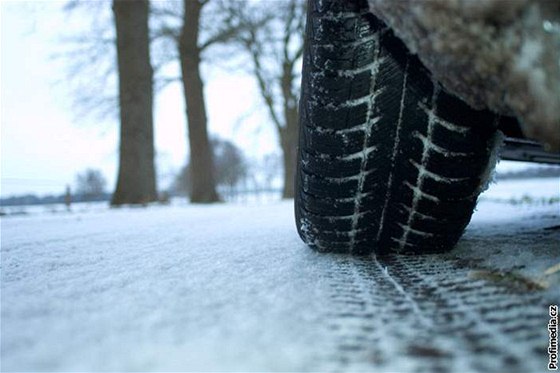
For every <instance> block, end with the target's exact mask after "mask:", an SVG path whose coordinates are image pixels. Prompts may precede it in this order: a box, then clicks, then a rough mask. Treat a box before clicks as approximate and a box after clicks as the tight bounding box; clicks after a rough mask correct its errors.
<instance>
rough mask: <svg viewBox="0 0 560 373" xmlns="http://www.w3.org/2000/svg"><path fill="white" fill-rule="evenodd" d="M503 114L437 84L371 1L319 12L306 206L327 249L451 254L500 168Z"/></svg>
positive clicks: (310, 225) (299, 210)
mask: <svg viewBox="0 0 560 373" xmlns="http://www.w3.org/2000/svg"><path fill="white" fill-rule="evenodd" d="M496 123H497V120H496V116H495V115H494V114H493V113H491V112H489V111H476V110H472V109H471V108H469V107H468V106H467V105H466V104H465V103H463V102H462V101H461V100H459V99H458V98H456V97H454V96H452V95H450V94H448V93H446V92H445V91H444V90H443V89H442V88H441V87H440V85H439V84H438V83H435V82H434V81H433V80H432V78H431V76H430V74H429V72H428V71H427V70H426V69H425V68H424V67H423V65H422V64H421V62H420V61H419V60H418V59H417V58H416V57H415V56H413V55H411V54H409V53H408V51H407V49H406V47H405V46H404V44H403V43H402V42H401V41H400V40H399V39H398V38H397V37H396V36H395V35H394V34H393V33H392V31H391V30H389V29H388V28H387V27H386V26H385V25H384V24H383V23H382V22H381V21H380V20H379V19H377V18H376V17H374V16H373V15H371V14H369V13H368V12H367V1H365V0H363V1H340V0H332V1H326V0H321V1H315V0H311V1H310V3H309V9H308V19H307V30H306V46H305V52H304V61H303V80H302V97H301V102H300V138H299V149H298V169H297V175H296V198H295V212H296V224H297V228H298V232H299V234H300V236H301V238H302V239H303V241H304V242H306V243H307V244H308V245H310V246H311V247H313V248H315V249H317V250H319V251H323V252H345V253H356V254H368V253H371V252H376V253H386V252H394V251H396V252H414V253H424V252H441V251H446V250H449V249H451V248H452V247H453V246H454V245H455V243H456V242H457V240H458V239H459V238H460V236H461V235H462V233H463V231H464V229H465V227H466V226H467V224H468V223H469V221H470V218H471V215H472V212H473V210H474V208H475V205H476V200H477V198H478V195H479V194H480V192H481V191H482V189H483V185H484V184H485V183H486V179H487V175H488V173H489V171H490V170H491V168H492V166H493V165H492V164H491V163H493V162H491V161H490V158H491V155H492V154H493V150H494V147H495V144H496V143H497V140H496V139H497V137H498V132H497V130H496Z"/></svg>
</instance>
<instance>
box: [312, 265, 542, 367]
mask: <svg viewBox="0 0 560 373" xmlns="http://www.w3.org/2000/svg"><path fill="white" fill-rule="evenodd" d="M332 259H333V260H332V264H331V266H330V270H329V271H328V272H327V273H326V274H325V281H327V283H328V284H329V289H330V294H329V296H330V304H331V307H330V309H329V310H328V311H327V315H326V319H327V320H328V322H327V328H328V329H329V333H331V334H332V335H333V338H332V341H331V343H330V347H329V350H328V352H325V361H324V366H321V368H322V369H321V370H327V371H333V370H334V371H340V370H343V371H355V370H363V371H415V372H445V371H488V372H502V371H509V372H535V371H544V370H545V368H546V366H545V362H546V356H547V355H546V344H547V334H546V323H547V318H546V317H547V305H546V304H544V302H543V300H542V297H541V296H540V295H539V293H534V292H520V291H515V290H512V289H509V288H506V287H503V286H496V285H494V284H490V283H487V282H485V281H482V280H475V279H471V278H469V272H470V270H471V268H470V267H469V266H468V265H466V263H465V261H462V260H459V259H454V258H449V257H442V256H435V255H427V256H388V257H384V258H379V259H377V258H375V257H350V256H340V255H333V256H332Z"/></svg>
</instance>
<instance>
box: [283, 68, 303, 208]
mask: <svg viewBox="0 0 560 373" xmlns="http://www.w3.org/2000/svg"><path fill="white" fill-rule="evenodd" d="M294 80H295V78H294V74H293V63H290V62H284V64H283V67H282V78H281V81H280V82H281V88H282V97H283V99H284V102H283V106H284V118H285V127H283V128H282V129H281V130H280V146H281V148H282V154H283V159H284V188H283V190H282V198H294V189H295V185H294V184H295V175H296V162H297V143H298V132H299V121H298V107H297V96H296V95H294V92H293V90H292V84H293V82H294Z"/></svg>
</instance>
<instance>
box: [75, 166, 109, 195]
mask: <svg viewBox="0 0 560 373" xmlns="http://www.w3.org/2000/svg"><path fill="white" fill-rule="evenodd" d="M106 185H107V182H106V181H105V177H103V174H102V173H101V171H99V170H94V169H91V168H90V169H87V170H85V171H84V172H82V173H80V174H78V175H77V176H76V192H77V194H79V195H81V196H82V197H83V198H84V199H86V200H87V199H95V198H98V197H100V196H102V195H103V194H104V193H105V186H106ZM66 194H67V195H70V187H69V186H67V187H66Z"/></svg>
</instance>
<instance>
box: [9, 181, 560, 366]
mask: <svg viewBox="0 0 560 373" xmlns="http://www.w3.org/2000/svg"><path fill="white" fill-rule="evenodd" d="M559 188H560V185H559V180H558V179H540V180H530V181H527V180H524V181H508V182H505V181H504V182H501V183H500V184H495V185H492V186H491V188H490V189H489V190H488V191H487V192H486V193H485V194H484V195H483V196H482V198H481V202H480V203H479V206H478V209H477V212H476V213H475V215H474V217H473V220H472V222H471V225H470V226H469V228H468V229H467V232H466V234H465V236H464V238H463V239H462V240H461V241H460V243H459V244H458V246H457V247H456V248H455V249H454V250H453V251H452V252H451V253H449V254H446V255H440V256H437V255H429V256H421V257H415V258H411V257H397V256H395V257H388V258H375V257H368V258H350V257H347V256H341V255H321V254H317V253H315V252H313V251H311V250H309V249H308V248H307V247H305V245H304V244H303V243H302V242H301V241H300V240H299V238H298V237H297V233H296V231H295V224H294V219H293V211H292V210H293V206H292V202H290V201H288V202H276V203H268V204H248V205H225V204H224V205H216V206H191V205H188V204H173V205H171V206H153V207H150V208H122V209H107V208H104V207H102V206H101V207H100V206H97V207H96V208H92V209H84V210H77V211H74V212H72V213H66V212H59V213H56V214H52V213H46V212H45V211H43V212H42V213H33V214H28V215H24V216H6V217H2V219H1V228H2V230H1V243H2V261H1V264H2V267H1V297H2V299H1V300H2V302H1V321H2V324H1V364H2V370H3V371H187V370H188V371H193V370H195V371H218V370H219V371H302V370H303V371H317V370H327V371H355V370H361V371H406V372H412V371H428V372H430V371H494V372H500V371H513V372H515V371H517V372H535V371H546V363H547V359H548V357H547V355H546V346H547V343H548V342H547V339H546V337H547V330H546V323H547V320H548V319H547V317H548V315H547V305H548V304H549V303H550V302H556V303H558V302H560V290H559V289H558V283H559V281H560V277H559V276H558V273H549V272H550V271H549V272H546V270H547V269H548V268H550V267H552V266H553V265H555V264H557V263H558V262H560V255H559V254H560V245H559V243H560V234H559V233H560V230H559V229H558V226H559V225H560V211H559V210H560V205H559V202H558V197H560V193H559Z"/></svg>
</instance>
